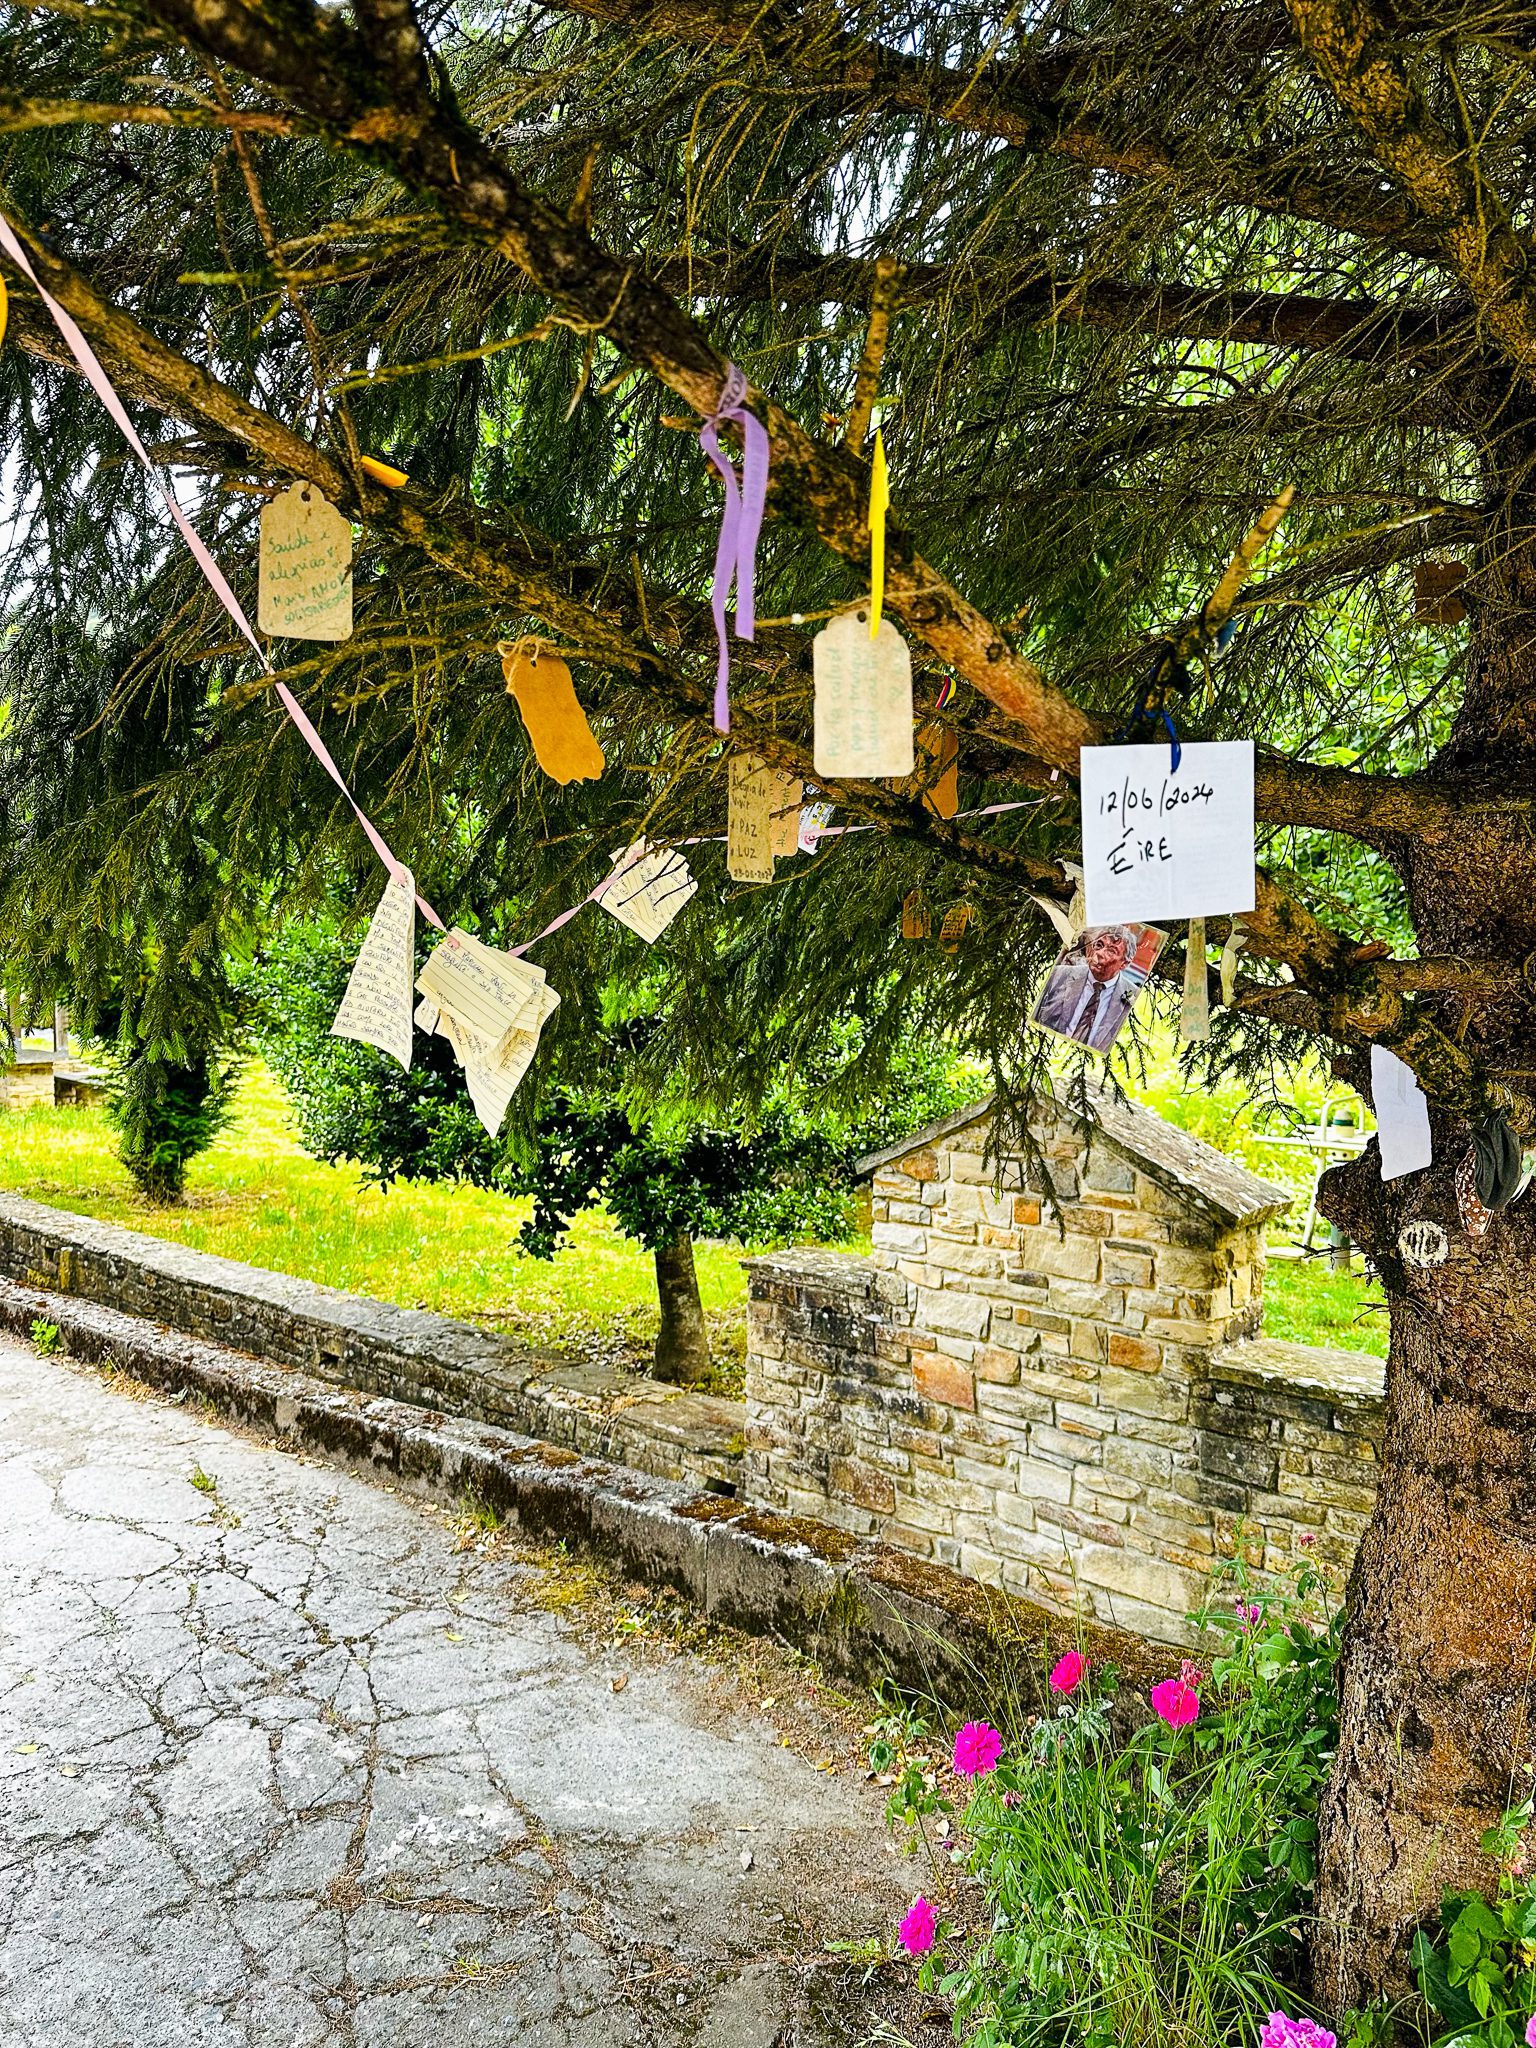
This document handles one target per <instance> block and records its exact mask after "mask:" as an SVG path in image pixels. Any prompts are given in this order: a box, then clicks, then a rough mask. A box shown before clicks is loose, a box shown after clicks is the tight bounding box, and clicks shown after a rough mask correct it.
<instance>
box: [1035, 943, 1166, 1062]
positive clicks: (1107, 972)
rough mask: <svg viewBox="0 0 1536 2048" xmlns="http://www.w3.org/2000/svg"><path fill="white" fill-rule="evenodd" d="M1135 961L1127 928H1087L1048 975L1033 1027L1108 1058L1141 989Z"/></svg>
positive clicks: (1133, 944) (1134, 946)
mask: <svg viewBox="0 0 1536 2048" xmlns="http://www.w3.org/2000/svg"><path fill="white" fill-rule="evenodd" d="M1135 958H1136V934H1135V933H1134V932H1133V931H1132V930H1131V929H1130V927H1129V925H1123V924H1098V925H1090V926H1089V928H1088V930H1087V931H1085V932H1084V933H1083V935H1082V937H1081V938H1080V939H1079V940H1078V941H1077V944H1076V945H1075V946H1074V947H1072V948H1070V949H1069V950H1068V951H1067V952H1066V953H1065V954H1063V956H1062V958H1061V959H1060V960H1058V961H1057V963H1056V965H1055V966H1054V967H1053V968H1052V969H1051V973H1050V978H1049V980H1048V981H1047V982H1046V984H1045V987H1044V988H1043V989H1042V990H1041V991H1040V1000H1039V1002H1038V1003H1037V1004H1036V1005H1035V1022H1036V1023H1037V1024H1043V1025H1045V1027H1046V1028H1047V1030H1050V1031H1059V1032H1060V1033H1061V1034H1062V1036H1063V1037H1064V1038H1075V1039H1076V1040H1077V1042H1078V1044H1079V1045H1086V1046H1091V1047H1092V1049H1093V1050H1094V1051H1095V1052H1108V1051H1109V1048H1110V1047H1111V1046H1112V1045H1113V1044H1114V1042H1115V1039H1116V1037H1117V1035H1118V1033H1119V1030H1120V1027H1121V1025H1122V1024H1123V1023H1124V1022H1125V1020H1126V1018H1127V1017H1128V1016H1129V1015H1130V1009H1131V1005H1132V1003H1134V1002H1135V1000H1136V998H1137V996H1138V995H1139V994H1140V992H1141V989H1142V987H1143V985H1144V983H1145V979H1146V977H1145V976H1144V975H1142V974H1139V973H1137V972H1136V971H1135V970H1134V969H1133V968H1131V962H1132V961H1133V960H1134V959H1135ZM1128 969H1129V970H1130V971H1129V972H1128V971H1127V970H1128Z"/></svg>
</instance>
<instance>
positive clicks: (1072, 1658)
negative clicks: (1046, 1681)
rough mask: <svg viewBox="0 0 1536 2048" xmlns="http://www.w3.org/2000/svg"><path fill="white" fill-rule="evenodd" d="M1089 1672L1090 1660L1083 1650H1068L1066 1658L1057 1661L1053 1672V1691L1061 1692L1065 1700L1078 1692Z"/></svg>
mask: <svg viewBox="0 0 1536 2048" xmlns="http://www.w3.org/2000/svg"><path fill="white" fill-rule="evenodd" d="M1087 1671H1088V1659H1087V1658H1086V1657H1085V1656H1084V1655H1083V1653H1082V1651H1081V1650H1068V1652H1067V1654H1066V1655H1065V1657H1060V1658H1058V1659H1057V1661H1056V1663H1055V1665H1054V1666H1053V1668H1052V1671H1051V1691H1052V1692H1059V1693H1060V1694H1061V1695H1062V1697H1063V1698H1065V1697H1066V1695H1067V1694H1068V1693H1073V1692H1076V1691H1077V1688H1078V1687H1079V1686H1080V1685H1081V1684H1082V1682H1083V1679H1084V1678H1085V1677H1086V1675H1087Z"/></svg>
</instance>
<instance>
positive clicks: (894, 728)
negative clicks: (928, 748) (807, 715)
mask: <svg viewBox="0 0 1536 2048" xmlns="http://www.w3.org/2000/svg"><path fill="white" fill-rule="evenodd" d="M811 661H812V667H813V669H814V672H815V679H816V773H817V774H818V775H824V776H827V777H829V778H831V777H836V776H844V775H849V776H873V775H890V776H904V775H910V774H911V773H912V769H913V765H914V754H913V746H912V655H911V652H910V650H909V649H908V646H907V643H906V641H905V640H903V639H902V637H901V635H900V634H899V633H898V632H897V630H896V628H895V627H894V626H893V625H892V624H891V622H890V620H889V619H882V620H881V621H880V630H879V632H878V633H877V634H876V635H875V637H874V639H871V638H870V636H869V619H868V616H867V614H866V615H864V616H862V617H861V616H860V614H859V613H858V612H844V613H843V614H842V616H841V617H840V618H836V619H833V620H832V621H831V622H830V623H829V624H828V625H827V626H826V627H825V628H824V629H823V630H822V631H821V632H820V633H818V634H817V635H816V638H815V640H814V641H813V642H812V645H811Z"/></svg>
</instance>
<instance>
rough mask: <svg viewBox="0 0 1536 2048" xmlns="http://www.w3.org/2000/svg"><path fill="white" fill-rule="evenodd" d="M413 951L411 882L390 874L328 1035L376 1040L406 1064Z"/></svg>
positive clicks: (413, 891) (370, 1042) (413, 885)
mask: <svg viewBox="0 0 1536 2048" xmlns="http://www.w3.org/2000/svg"><path fill="white" fill-rule="evenodd" d="M415 955H416V883H415V880H414V878H413V877H412V876H411V875H410V874H409V873H402V874H401V875H398V876H392V877H391V878H390V880H389V881H388V882H387V883H386V884H385V888H384V894H383V895H382V896H381V897H380V898H379V907H378V909H377V910H375V912H374V913H373V921H372V923H371V924H370V925H369V927H368V930H367V933H366V935H365V936H364V939H363V943H362V946H361V948H360V949H359V952H358V956H357V961H356V964H355V965H354V967H353V969H352V976H351V979H350V980H349V981H348V983H347V992H346V994H345V995H344V996H343V997H342V999H341V1008H340V1009H339V1010H338V1011H337V1012H336V1022H335V1023H334V1024H333V1025H332V1026H331V1036H332V1037H333V1038H355V1039H356V1040H357V1041H358V1043H359V1044H361V1045H376V1046H378V1048H379V1050H380V1051H381V1052H387V1053H389V1054H391V1055H392V1056H393V1057H394V1058H395V1059H397V1060H398V1061H399V1062H400V1064H401V1066H402V1067H404V1068H405V1070H406V1072H407V1073H409V1072H410V1066H411V975H412V971H413V969H414V966H415Z"/></svg>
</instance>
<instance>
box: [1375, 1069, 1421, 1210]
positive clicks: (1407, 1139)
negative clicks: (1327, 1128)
mask: <svg viewBox="0 0 1536 2048" xmlns="http://www.w3.org/2000/svg"><path fill="white" fill-rule="evenodd" d="M1371 1107H1372V1108H1373V1109H1374V1110H1375V1112H1376V1143H1377V1148H1378V1150H1379V1151H1380V1153H1381V1177H1382V1179H1383V1180H1399V1179H1401V1178H1402V1176H1403V1175H1404V1174H1405V1173H1420V1172H1422V1171H1423V1169H1424V1168H1425V1167H1426V1166H1428V1165H1429V1164H1430V1162H1431V1160H1432V1159H1433V1158H1434V1145H1433V1143H1432V1142H1431V1139H1430V1135H1429V1103H1428V1101H1427V1100H1426V1099H1425V1095H1424V1091H1423V1089H1422V1088H1421V1087H1420V1086H1419V1084H1418V1082H1417V1081H1416V1080H1415V1079H1414V1075H1413V1069H1412V1067H1410V1066H1407V1065H1406V1064H1405V1063H1404V1062H1403V1061H1402V1060H1400V1059H1399V1058H1398V1056H1397V1054H1396V1053H1395V1052H1389V1051H1388V1049H1387V1047H1386V1046H1384V1045H1373V1046H1372V1047H1371Z"/></svg>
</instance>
